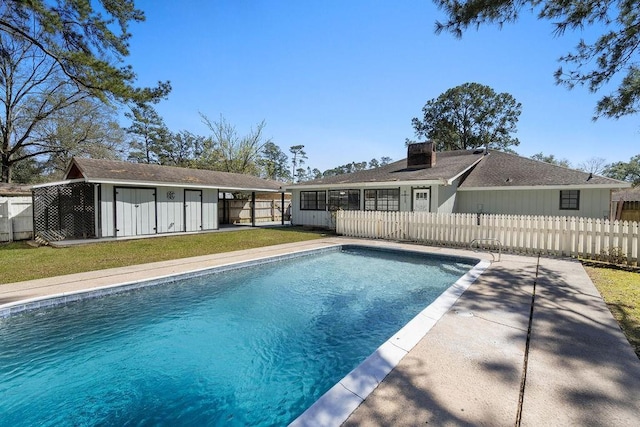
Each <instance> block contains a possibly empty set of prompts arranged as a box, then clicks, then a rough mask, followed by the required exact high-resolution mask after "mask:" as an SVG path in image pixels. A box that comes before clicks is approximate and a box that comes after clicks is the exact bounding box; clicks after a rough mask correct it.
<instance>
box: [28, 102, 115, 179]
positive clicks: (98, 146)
mask: <svg viewBox="0 0 640 427" xmlns="http://www.w3.org/2000/svg"><path fill="white" fill-rule="evenodd" d="M31 142H32V143H35V144H40V146H42V147H54V148H55V149H52V150H51V152H49V153H46V154H43V155H41V156H39V157H38V159H39V162H40V163H41V164H42V166H43V171H42V173H43V174H45V175H46V176H47V179H49V180H52V179H53V180H55V179H62V177H63V175H64V172H65V170H66V168H67V165H68V164H69V161H70V160H71V158H72V157H74V156H75V157H91V158H95V159H119V158H121V156H122V154H123V153H124V151H125V147H124V132H123V130H122V128H120V125H119V123H118V121H117V111H116V110H115V109H114V108H112V107H109V106H107V105H106V104H103V103H102V102H99V101H96V100H93V99H83V100H81V101H79V102H76V103H74V104H72V105H70V106H69V107H67V108H65V109H64V110H62V111H57V112H56V113H55V114H53V115H52V116H51V118H50V119H49V120H47V121H45V122H43V123H42V124H41V126H38V127H37V128H36V129H35V130H34V132H33V134H32V138H31Z"/></svg>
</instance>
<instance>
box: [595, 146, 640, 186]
mask: <svg viewBox="0 0 640 427" xmlns="http://www.w3.org/2000/svg"><path fill="white" fill-rule="evenodd" d="M603 175H604V176H608V177H610V178H614V179H619V180H621V181H627V182H631V183H632V184H633V185H634V186H638V185H640V154H638V155H636V156H633V157H632V158H631V159H630V160H629V161H628V162H616V163H612V164H610V165H607V166H606V167H605V168H604V171H603Z"/></svg>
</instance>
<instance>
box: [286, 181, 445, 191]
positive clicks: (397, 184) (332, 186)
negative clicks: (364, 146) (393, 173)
mask: <svg viewBox="0 0 640 427" xmlns="http://www.w3.org/2000/svg"><path fill="white" fill-rule="evenodd" d="M430 185H451V182H449V181H447V180H446V179H429V180H416V181H375V182H344V183H340V184H311V185H305V184H295V185H291V186H286V187H285V188H284V190H286V191H293V190H331V189H349V188H386V187H389V188H395V187H400V186H414V187H415V186H420V187H424V186H430Z"/></svg>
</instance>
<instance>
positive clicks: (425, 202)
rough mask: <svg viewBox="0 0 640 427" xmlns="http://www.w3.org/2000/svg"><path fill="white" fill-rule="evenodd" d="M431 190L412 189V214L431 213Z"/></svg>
mask: <svg viewBox="0 0 640 427" xmlns="http://www.w3.org/2000/svg"><path fill="white" fill-rule="evenodd" d="M430 196H431V189H430V188H414V189H413V211H414V212H430V211H431V197H430Z"/></svg>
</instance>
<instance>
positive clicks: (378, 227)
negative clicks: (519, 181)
mask: <svg viewBox="0 0 640 427" xmlns="http://www.w3.org/2000/svg"><path fill="white" fill-rule="evenodd" d="M639 226H640V224H639V223H638V222H630V221H609V220H605V219H593V218H577V217H550V216H517V215H489V214H443V213H430V212H375V211H338V212H337V217H336V232H337V233H338V234H341V235H344V236H349V237H365V238H373V239H393V240H408V241H417V242H424V243H429V244H436V245H451V246H469V244H470V243H471V242H472V241H473V240H476V239H497V240H499V241H500V243H501V244H502V248H503V249H504V250H506V251H509V252H514V253H531V254H534V253H535V254H537V253H541V254H544V255H555V256H571V257H580V258H586V259H603V258H605V259H610V258H611V257H616V258H618V260H621V259H624V260H625V261H626V262H627V263H628V264H632V265H633V264H636V265H637V264H638V236H639Z"/></svg>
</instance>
